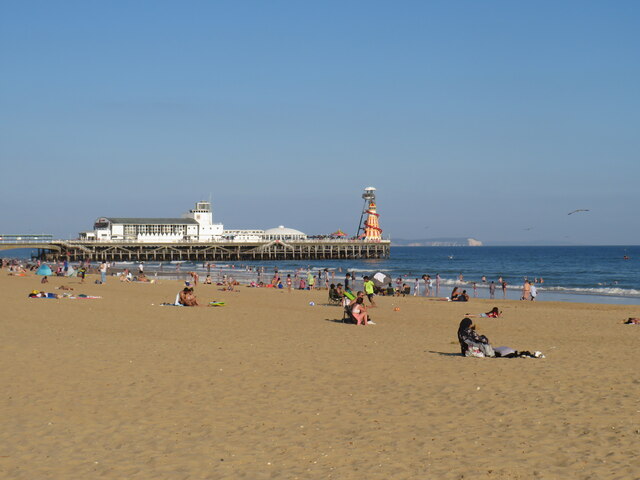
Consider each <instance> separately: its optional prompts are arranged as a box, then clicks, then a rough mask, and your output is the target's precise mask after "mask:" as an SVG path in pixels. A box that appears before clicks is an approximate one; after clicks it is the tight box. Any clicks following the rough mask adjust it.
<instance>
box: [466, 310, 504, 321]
mask: <svg viewBox="0 0 640 480" xmlns="http://www.w3.org/2000/svg"><path fill="white" fill-rule="evenodd" d="M465 315H466V316H467V317H481V318H498V317H499V316H500V315H502V312H501V311H500V310H498V307H493V308H492V309H491V310H490V311H488V312H486V313H480V314H478V315H471V314H470V313H465Z"/></svg>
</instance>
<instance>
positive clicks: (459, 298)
mask: <svg viewBox="0 0 640 480" xmlns="http://www.w3.org/2000/svg"><path fill="white" fill-rule="evenodd" d="M451 300H452V301H454V302H468V301H469V294H468V293H467V291H466V290H463V291H462V293H461V294H460V295H458V296H457V297H456V299H455V300H453V299H451Z"/></svg>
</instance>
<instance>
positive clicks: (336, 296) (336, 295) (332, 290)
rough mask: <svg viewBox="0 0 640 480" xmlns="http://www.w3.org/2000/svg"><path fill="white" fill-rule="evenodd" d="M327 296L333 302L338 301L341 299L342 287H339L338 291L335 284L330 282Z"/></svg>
mask: <svg viewBox="0 0 640 480" xmlns="http://www.w3.org/2000/svg"><path fill="white" fill-rule="evenodd" d="M329 298H330V299H331V300H333V301H334V302H339V301H341V300H342V287H340V292H338V289H337V288H336V286H335V285H334V284H333V283H332V284H331V285H330V286H329Z"/></svg>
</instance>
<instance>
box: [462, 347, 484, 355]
mask: <svg viewBox="0 0 640 480" xmlns="http://www.w3.org/2000/svg"><path fill="white" fill-rule="evenodd" d="M464 355H465V357H478V358H482V357H484V353H482V350H480V347H478V346H477V345H469V346H468V347H467V351H466V352H465V354H464Z"/></svg>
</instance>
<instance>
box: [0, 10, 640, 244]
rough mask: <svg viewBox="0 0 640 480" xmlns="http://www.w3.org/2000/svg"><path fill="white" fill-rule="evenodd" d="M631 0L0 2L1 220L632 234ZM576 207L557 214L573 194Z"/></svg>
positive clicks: (490, 236)
mask: <svg viewBox="0 0 640 480" xmlns="http://www.w3.org/2000/svg"><path fill="white" fill-rule="evenodd" d="M639 31H640V2H638V1H622V0H620V1H615V2H607V1H604V0H603V1H530V2H525V1H522V2H520V1H515V2H514V1H482V2H479V1H458V0H454V1H384V2H382V1H370V0H369V1H344V0H341V1H322V2H306V1H293V0H292V1H184V2H179V1H158V0H154V1H109V2H98V1H75V2H74V1H62V0H61V1H54V2H52V1H40V2H34V1H29V0H20V1H18V0H15V1H11V0H6V1H3V2H1V3H0V72H1V73H0V161H1V169H0V174H1V175H2V180H3V181H2V188H1V189H0V233H53V234H54V235H56V236H60V237H63V238H71V237H75V236H76V235H77V233H78V232H79V231H81V230H87V229H90V228H91V226H92V224H93V221H94V220H95V219H96V218H97V217H99V216H131V217H133V216H144V217H163V216H164V217H167V216H179V215H180V214H181V213H183V212H186V211H187V210H188V209H189V208H192V207H193V204H194V203H195V202H196V201H197V200H200V199H208V198H209V196H210V195H211V196H212V199H213V205H214V216H215V218H214V219H215V221H218V222H222V223H224V224H225V226H226V227H228V228H269V227H273V226H277V225H285V226H287V227H292V228H297V229H299V230H302V231H304V232H305V233H308V234H321V233H330V232H332V231H334V230H336V229H337V228H342V229H343V230H345V231H347V232H348V233H351V234H353V233H355V229H356V227H357V223H358V220H359V217H360V210H361V207H362V200H361V198H360V195H361V193H362V191H363V189H364V187H367V186H370V185H371V186H374V187H376V188H377V189H378V207H379V212H380V214H381V217H380V222H381V226H382V228H383V229H384V231H385V234H390V235H391V237H392V239H393V238H405V239H420V238H430V237H444V236H455V237H458V236H473V237H476V238H478V239H480V240H482V241H484V242H487V243H490V242H492V241H503V242H505V241H508V242H532V243H535V242H538V241H552V242H558V243H560V242H562V243H564V242H572V243H578V244H638V243H640V242H639V239H640V221H638V218H639V215H638V206H639V205H638V196H639V192H640V186H639V181H640V162H639V155H638V152H640V35H639V34H638V32H639ZM583 208H584V209H589V210H590V211H589V212H583V213H579V214H575V215H571V216H568V215H567V213H568V212H570V211H572V210H574V209H583Z"/></svg>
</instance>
